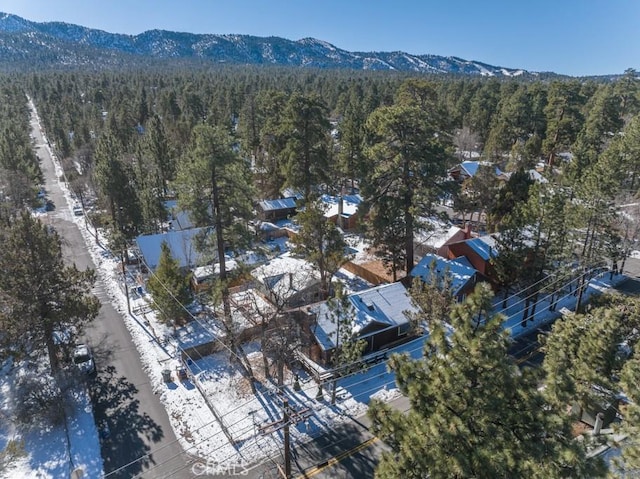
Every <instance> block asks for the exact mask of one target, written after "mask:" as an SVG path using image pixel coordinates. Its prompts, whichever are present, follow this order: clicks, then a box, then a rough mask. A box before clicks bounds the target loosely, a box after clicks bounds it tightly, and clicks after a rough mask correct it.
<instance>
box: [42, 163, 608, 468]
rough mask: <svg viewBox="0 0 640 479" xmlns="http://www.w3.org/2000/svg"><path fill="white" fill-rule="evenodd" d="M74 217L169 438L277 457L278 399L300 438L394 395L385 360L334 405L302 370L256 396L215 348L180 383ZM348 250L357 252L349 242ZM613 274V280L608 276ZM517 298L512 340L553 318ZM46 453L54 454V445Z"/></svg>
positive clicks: (204, 329) (150, 325)
mask: <svg viewBox="0 0 640 479" xmlns="http://www.w3.org/2000/svg"><path fill="white" fill-rule="evenodd" d="M60 173H61V172H60ZM61 186H62V187H63V189H64V191H65V194H67V195H69V192H68V190H67V189H66V188H65V185H61ZM68 199H69V204H73V199H72V198H71V197H69V198H68ZM73 221H75V222H76V223H77V224H78V227H79V228H80V231H82V233H83V235H84V238H85V242H86V244H87V247H88V248H89V250H90V252H91V255H92V257H93V261H94V263H95V264H96V268H97V270H98V274H99V275H100V278H101V280H102V281H103V282H104V284H105V288H106V289H107V290H108V292H109V295H110V297H111V299H112V301H113V303H114V305H115V306H116V308H117V309H118V310H119V311H120V312H121V313H122V316H123V318H124V321H125V322H126V324H127V327H128V329H129V331H130V332H131V335H132V338H133V340H134V342H135V344H136V346H137V348H138V351H139V353H140V357H141V361H142V363H143V365H144V367H145V369H146V371H147V373H148V374H149V378H150V381H151V383H152V384H153V387H154V390H155V391H156V392H157V394H159V395H160V398H161V400H162V402H163V404H164V405H165V407H166V409H167V412H168V415H169V418H170V420H171V423H172V426H173V428H174V430H175V432H176V436H177V437H178V438H179V441H180V443H181V445H182V447H183V448H184V450H185V451H186V452H188V453H190V454H194V455H197V456H200V457H202V458H206V459H208V460H212V459H213V460H215V461H216V462H218V463H234V462H235V463H241V464H256V463H259V462H261V461H263V460H265V458H267V457H269V456H272V455H274V454H276V453H277V452H278V451H279V450H280V448H281V441H282V435H281V431H280V430H279V429H278V423H279V421H280V419H281V418H282V402H283V399H284V398H287V400H288V402H289V405H290V407H291V408H292V413H294V418H295V419H296V420H295V421H294V424H293V425H292V431H291V433H292V437H293V439H294V441H298V442H304V441H308V440H311V439H312V438H313V437H314V436H315V435H318V434H321V433H322V431H324V430H329V429H332V428H334V427H335V424H336V422H338V421H345V420H348V419H349V418H350V417H355V416H358V415H361V414H363V413H364V412H365V411H366V409H367V404H368V403H369V401H370V399H371V398H372V397H379V398H382V399H385V400H390V399H393V398H394V397H397V396H398V395H399V392H398V391H397V389H396V388H395V379H394V375H393V374H391V373H389V372H388V371H387V368H386V363H385V362H380V363H378V364H376V365H373V366H367V367H366V368H365V369H364V370H363V371H361V372H358V373H354V374H351V375H349V376H348V377H345V378H343V379H341V380H340V381H339V383H338V391H337V401H336V404H335V405H332V404H331V403H330V397H331V392H330V391H327V390H324V391H323V394H319V392H318V386H317V384H316V383H315V381H314V380H313V379H311V378H310V377H308V376H307V375H305V374H304V373H302V372H299V380H300V381H299V382H300V386H301V389H300V390H299V391H295V390H294V387H293V381H294V378H293V377H292V376H290V375H289V376H287V378H286V381H285V387H283V388H277V387H275V386H273V385H271V383H270V382H268V381H265V382H264V383H263V384H266V386H259V387H258V391H257V394H255V395H254V394H253V393H252V392H251V389H250V387H249V385H248V383H247V382H246V380H245V379H244V377H243V376H242V374H241V373H240V370H239V368H238V366H237V362H234V361H231V360H230V353H229V352H228V351H225V350H224V349H223V350H222V352H218V353H215V354H211V355H207V356H204V357H193V358H190V359H189V361H188V363H189V364H188V370H189V371H188V372H189V374H188V375H187V378H186V379H183V380H179V379H178V377H177V371H178V370H179V369H180V368H182V367H184V364H183V363H182V360H181V355H180V351H181V349H180V346H179V343H178V341H177V340H176V339H175V338H176V335H175V334H174V333H173V331H171V329H170V328H168V327H166V326H164V325H162V324H160V323H159V322H158V321H157V320H156V318H155V314H154V313H153V311H151V310H150V308H149V307H148V300H149V298H148V296H147V295H146V294H145V292H144V290H142V295H140V294H138V291H139V289H138V285H137V284H136V283H135V281H134V277H135V266H134V267H130V268H131V274H129V275H128V276H127V277H128V281H129V290H130V292H134V294H131V295H130V306H131V311H132V314H128V313H127V301H126V297H125V294H124V291H123V287H122V286H121V285H122V273H121V270H120V264H119V260H118V258H116V257H114V256H113V255H111V254H110V253H109V252H108V251H107V250H106V249H105V248H104V246H103V245H105V244H106V242H105V239H104V238H101V237H100V236H98V238H96V237H95V234H96V232H95V231H94V230H93V228H91V227H89V226H88V225H87V223H86V219H85V217H84V216H74V217H73ZM98 235H99V232H98ZM274 244H275V243H274ZM285 247H286V245H285V243H284V242H279V243H278V248H279V249H280V250H282V249H283V248H285ZM354 249H355V250H356V251H359V250H360V249H359V248H355V247H354ZM362 249H363V250H364V248H362ZM337 278H338V279H339V280H341V281H344V282H345V283H346V284H347V289H348V291H349V292H351V291H357V290H361V289H364V288H366V287H368V286H369V285H368V284H367V283H366V282H364V281H362V280H360V279H359V278H357V277H354V276H353V275H352V274H350V273H348V272H346V271H344V270H341V271H340V272H339V274H338V275H337ZM620 278H621V277H615V278H614V280H619V279H620ZM610 285H611V281H608V276H606V277H603V278H596V279H594V280H593V281H592V283H591V285H590V286H589V288H588V289H587V292H586V293H585V295H589V294H592V293H595V292H599V291H602V290H604V289H606V288H608V287H609V286H610ZM575 300H576V298H575V297H574V296H572V295H571V294H568V295H567V296H566V297H564V298H561V299H560V301H559V302H558V304H557V307H556V311H561V310H562V308H568V309H571V308H572V304H573V306H575ZM521 301H522V298H519V297H516V296H512V297H510V298H509V300H508V305H509V307H508V308H507V310H505V311H504V314H505V316H506V317H507V319H506V322H505V327H506V328H508V329H509V330H510V331H511V332H512V335H513V336H514V337H515V336H518V335H520V334H523V333H524V332H525V331H526V329H527V328H528V329H531V328H533V327H534V326H537V325H539V324H542V323H544V322H547V321H550V320H551V319H553V317H554V315H555V316H556V317H557V315H558V314H559V313H554V312H550V311H549V310H548V304H547V305H546V307H545V305H543V304H540V305H539V306H538V309H537V312H536V316H535V320H534V321H533V322H529V326H527V327H526V328H523V327H522V326H521V325H520V322H521V318H520V317H519V316H518V314H517V313H516V312H515V311H516V309H517V307H518V304H520V303H521ZM500 302H501V298H497V299H496V305H497V306H499V305H500ZM196 317H197V318H198V319H197V320H196V322H194V323H191V330H192V331H191V332H192V333H193V334H196V333H197V335H199V336H200V338H199V339H198V341H199V340H202V339H203V338H207V337H209V338H210V337H211V336H215V335H216V334H217V333H218V332H219V329H216V328H215V327H214V325H212V324H210V323H207V322H206V321H205V320H204V319H199V317H198V316H196ZM182 333H183V335H182V336H181V340H182V343H180V344H181V345H182V347H185V345H186V344H187V343H186V341H189V340H191V341H193V340H194V336H193V335H192V336H191V337H190V339H189V338H185V337H184V331H183V332H182ZM196 339H197V338H196ZM423 342H424V338H419V339H416V340H414V341H412V342H409V343H406V344H404V345H403V346H401V347H399V348H395V349H394V350H389V351H388V352H387V354H391V353H392V352H406V353H408V354H410V355H411V356H412V357H415V358H418V357H420V356H421V353H422V346H423ZM245 352H246V353H247V357H248V358H249V360H250V361H251V362H252V364H253V366H254V369H255V370H256V371H259V370H260V369H261V368H262V366H261V365H262V357H261V352H260V345H259V343H251V344H248V345H245ZM163 371H169V372H170V373H171V376H172V378H171V379H172V380H171V381H169V382H165V380H164V378H163ZM79 427H80V426H79ZM94 431H95V428H94ZM263 432H264V434H263ZM72 436H73V434H72ZM51 442H52V444H54V443H55V441H51ZM74 444H75V443H74ZM72 449H73V447H72ZM49 450H50V451H51V454H52V455H53V457H55V455H54V452H55V449H54V448H53V445H52V446H51V447H50V448H49ZM60 454H62V453H61V452H60ZM67 463H68V461H67ZM38 467H42V466H38ZM36 469H37V468H36ZM32 470H33V469H32ZM58 471H59V472H61V473H65V472H68V471H67V470H64V471H63V470H58V469H56V472H58ZM51 477H57V475H56V476H51ZM60 477H62V474H61V475H60ZM90 477H91V476H90Z"/></svg>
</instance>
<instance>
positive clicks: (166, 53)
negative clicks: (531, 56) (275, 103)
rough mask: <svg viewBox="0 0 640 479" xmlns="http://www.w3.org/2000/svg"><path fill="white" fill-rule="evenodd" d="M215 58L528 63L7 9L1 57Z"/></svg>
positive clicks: (39, 61)
mask: <svg viewBox="0 0 640 479" xmlns="http://www.w3.org/2000/svg"><path fill="white" fill-rule="evenodd" d="M139 57H145V58H149V59H154V60H163V59H183V60H199V61H206V62H213V63H227V64H251V65H278V66H295V67H311V68H342V69H345V68H348V69H354V70H389V71H405V72H420V73H441V74H466V75H482V76H502V77H504V76H518V75H522V74H524V73H527V72H525V71H524V70H521V69H515V68H505V67H497V66H492V65H488V64H486V63H482V62H478V61H468V60H464V59H461V58H457V57H444V56H439V55H413V54H409V53H405V52H349V51H346V50H342V49H340V48H338V47H336V46H334V45H331V44H330V43H327V42H325V41H322V40H317V39H314V38H303V39H300V40H297V41H292V40H287V39H284V38H279V37H255V36H251V35H216V34H193V33H180V32H171V31H165V30H150V31H146V32H143V33H141V34H139V35H124V34H117V33H108V32H105V31H102V30H96V29H91V28H86V27H82V26H79V25H72V24H68V23H60V22H45V23H37V22H32V21H29V20H25V19H24V18H21V17H18V16H16V15H11V14H6V13H0V65H2V64H5V66H6V65H9V64H11V65H12V66H13V67H14V68H19V65H23V66H28V65H32V66H36V65H39V66H43V65H50V66H56V65H68V66H81V65H92V66H96V67H99V66H102V67H104V66H108V65H111V64H114V65H115V64H126V63H128V62H131V61H134V60H135V59H136V58H137V59H139Z"/></svg>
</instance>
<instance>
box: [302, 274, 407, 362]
mask: <svg viewBox="0 0 640 479" xmlns="http://www.w3.org/2000/svg"><path fill="white" fill-rule="evenodd" d="M347 304H348V307H347V308H348V309H347V310H346V312H345V313H344V314H343V315H342V317H343V318H345V319H346V320H347V321H346V322H347V323H348V326H346V325H340V324H339V322H338V321H336V319H335V317H334V316H335V315H334V314H333V313H332V309H331V308H330V306H329V304H328V303H327V302H324V303H321V304H319V305H317V306H315V307H312V309H311V313H312V314H313V315H315V322H314V324H313V326H312V333H313V336H314V337H315V342H316V345H317V347H316V353H315V354H313V353H312V356H315V357H316V358H317V359H318V360H320V361H323V362H325V363H326V362H328V361H330V358H331V354H332V352H333V351H334V350H335V349H336V347H339V341H340V339H339V338H340V337H341V335H342V334H341V333H340V332H339V328H340V327H349V328H350V329H351V333H353V335H354V338H355V339H357V340H360V339H362V340H364V341H366V342H367V348H366V350H365V353H368V352H373V351H379V350H381V349H384V348H385V347H387V346H388V345H389V344H390V343H394V342H397V341H399V340H402V339H404V338H406V337H407V335H408V334H409V331H410V324H411V314H413V313H417V312H418V311H419V309H418V308H417V307H416V306H415V305H414V304H413V302H412V301H411V297H410V296H409V293H408V292H407V290H406V289H405V287H404V286H403V285H402V283H391V284H384V285H381V286H376V287H375V288H371V289H367V290H364V291H360V292H357V293H353V294H350V295H349V296H347Z"/></svg>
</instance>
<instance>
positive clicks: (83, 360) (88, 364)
mask: <svg viewBox="0 0 640 479" xmlns="http://www.w3.org/2000/svg"><path fill="white" fill-rule="evenodd" d="M73 364H75V365H76V367H77V368H78V369H79V370H80V372H82V373H84V374H87V375H89V374H93V373H95V372H96V363H95V362H94V361H93V354H91V349H90V348H89V346H87V345H86V344H78V345H77V346H76V348H75V349H74V350H73Z"/></svg>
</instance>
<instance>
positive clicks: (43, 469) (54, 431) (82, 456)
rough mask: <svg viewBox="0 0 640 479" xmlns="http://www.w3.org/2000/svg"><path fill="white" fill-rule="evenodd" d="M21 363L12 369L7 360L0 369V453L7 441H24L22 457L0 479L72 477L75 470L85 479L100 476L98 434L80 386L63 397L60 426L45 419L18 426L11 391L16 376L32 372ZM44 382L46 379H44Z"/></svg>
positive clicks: (88, 401) (15, 403)
mask: <svg viewBox="0 0 640 479" xmlns="http://www.w3.org/2000/svg"><path fill="white" fill-rule="evenodd" d="M29 369H30V368H26V367H25V366H24V365H23V364H17V365H16V366H15V367H12V364H11V362H10V361H7V362H6V363H5V365H4V367H3V368H2V370H0V401H1V403H0V419H1V421H0V450H1V449H4V448H5V447H6V446H7V444H8V442H9V441H10V440H17V441H23V443H24V453H25V454H24V455H23V456H22V457H19V458H17V459H16V460H15V461H14V462H13V463H12V464H11V466H10V467H8V468H7V469H5V470H3V471H0V478H3V479H4V478H7V479H10V478H18V477H20V478H22V477H25V478H26V477H37V478H42V479H45V478H52V479H57V478H61V477H71V472H72V471H74V470H78V471H82V472H83V474H84V476H81V477H86V478H98V477H102V475H103V472H102V471H103V465H102V456H101V454H100V443H99V441H98V433H97V430H96V426H95V423H94V420H93V408H92V406H91V399H90V398H89V395H88V393H87V391H86V389H84V388H83V387H82V386H76V387H73V388H71V389H69V390H68V391H67V392H66V394H65V398H66V399H65V403H64V405H65V414H64V419H63V420H62V422H61V423H60V424H59V425H50V424H49V423H48V421H47V420H44V419H43V420H36V421H35V423H34V424H32V425H29V426H23V425H17V424H16V423H14V422H13V421H10V420H9V418H11V417H13V416H14V414H15V412H16V408H17V407H18V404H17V403H18V401H19V400H16V399H15V398H14V395H13V393H12V389H13V387H14V386H15V384H16V381H17V379H18V377H20V376H22V375H25V374H41V373H39V372H36V373H33V372H32V371H30V370H29ZM44 378H45V380H46V376H44Z"/></svg>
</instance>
